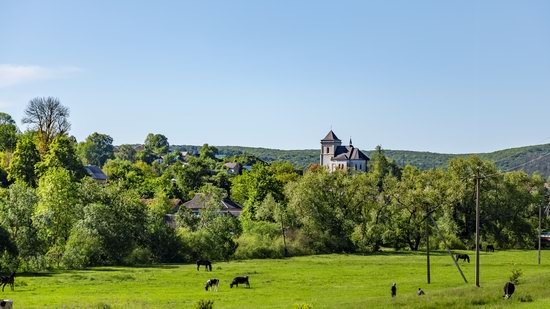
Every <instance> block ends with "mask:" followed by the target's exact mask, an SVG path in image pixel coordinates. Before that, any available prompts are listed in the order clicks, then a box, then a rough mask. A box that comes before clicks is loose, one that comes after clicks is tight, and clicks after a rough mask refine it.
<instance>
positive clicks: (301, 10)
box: [0, 0, 550, 153]
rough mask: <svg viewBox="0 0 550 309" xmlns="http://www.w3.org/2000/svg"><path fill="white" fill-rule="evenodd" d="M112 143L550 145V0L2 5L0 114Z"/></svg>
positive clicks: (458, 148)
mask: <svg viewBox="0 0 550 309" xmlns="http://www.w3.org/2000/svg"><path fill="white" fill-rule="evenodd" d="M35 96H55V97H58V98H59V99H60V100H61V102H62V103H63V104H64V105H66V106H68V107H69V108H70V109H71V118H70V120H71V123H72V131H71V134H73V135H75V136H76V137H77V138H78V139H79V140H82V139H84V138H85V137H86V136H87V135H89V134H91V133H92V132H94V131H97V132H100V133H106V134H109V135H111V136H112V137H113V138H114V139H115V144H123V143H140V142H143V140H144V139H145V136H146V135H147V133H149V132H153V133H162V134H164V135H166V136H167V137H168V139H169V141H170V143H171V144H203V143H210V144H213V145H242V146H258V147H260V146H261V147H271V148H282V149H304V148H317V147H319V140H320V139H321V138H323V137H324V135H325V134H326V133H327V132H328V131H329V130H330V128H331V126H332V128H333V129H334V131H335V132H336V134H337V135H338V136H339V137H340V138H341V139H342V140H344V141H345V142H347V140H348V138H349V137H350V135H351V136H352V137H353V141H354V145H356V146H358V147H361V148H363V149H372V148H374V147H375V146H376V145H382V146H383V147H384V148H387V149H408V150H427V151H434V152H454V153H465V152H482V151H493V150H498V149H502V148H508V147H514V146H523V145H530V144H540V143H548V142H550V129H549V128H550V1H544V0H541V1H503V0H498V1H408V0H407V1H405V0H404V1H386V0H384V1H318V0H317V1H257V0H250V1H221V0H220V1H205V0H200V1H198V0H197V1H23V0H18V1H4V0H0V110H1V111H4V112H8V113H10V114H11V115H12V116H13V117H14V118H16V119H17V120H18V122H19V125H20V127H22V128H24V127H23V126H22V125H21V123H20V120H21V118H22V117H23V111H24V109H25V106H26V105H27V103H28V101H29V100H30V99H31V98H33V97H35Z"/></svg>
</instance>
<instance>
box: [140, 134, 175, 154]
mask: <svg viewBox="0 0 550 309" xmlns="http://www.w3.org/2000/svg"><path fill="white" fill-rule="evenodd" d="M144 146H145V151H149V152H151V153H152V154H153V155H154V156H156V157H157V158H160V157H162V156H164V155H165V154H167V153H168V150H169V148H170V144H169V143H168V138H166V136H164V135H162V134H153V133H149V134H148V135H147V137H146V138H145V144H144Z"/></svg>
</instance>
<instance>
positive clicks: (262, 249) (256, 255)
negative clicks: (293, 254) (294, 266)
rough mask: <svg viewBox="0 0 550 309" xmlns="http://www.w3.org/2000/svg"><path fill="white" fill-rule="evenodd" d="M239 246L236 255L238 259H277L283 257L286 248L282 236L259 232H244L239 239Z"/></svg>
mask: <svg viewBox="0 0 550 309" xmlns="http://www.w3.org/2000/svg"><path fill="white" fill-rule="evenodd" d="M237 243H238V247H237V251H235V255H234V257H235V258H237V259H268V258H271V259H276V258H282V257H283V254H284V248H283V244H282V240H281V239H280V238H277V239H273V238H270V237H269V236H262V235H258V234H243V235H241V237H239V239H238V240H237Z"/></svg>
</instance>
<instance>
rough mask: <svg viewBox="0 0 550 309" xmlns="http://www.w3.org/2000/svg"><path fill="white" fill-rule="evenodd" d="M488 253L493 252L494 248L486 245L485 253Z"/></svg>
mask: <svg viewBox="0 0 550 309" xmlns="http://www.w3.org/2000/svg"><path fill="white" fill-rule="evenodd" d="M489 251H491V252H495V246H493V245H487V246H486V247H485V252H489Z"/></svg>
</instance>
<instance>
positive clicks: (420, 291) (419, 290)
mask: <svg viewBox="0 0 550 309" xmlns="http://www.w3.org/2000/svg"><path fill="white" fill-rule="evenodd" d="M416 295H418V296H422V295H426V293H424V291H423V290H422V289H421V288H418V292H416Z"/></svg>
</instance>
